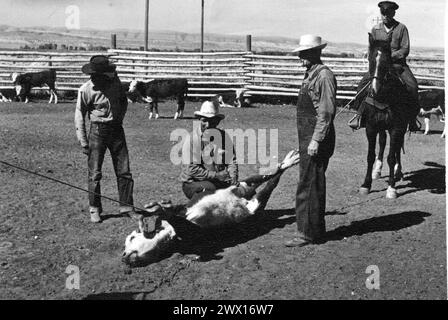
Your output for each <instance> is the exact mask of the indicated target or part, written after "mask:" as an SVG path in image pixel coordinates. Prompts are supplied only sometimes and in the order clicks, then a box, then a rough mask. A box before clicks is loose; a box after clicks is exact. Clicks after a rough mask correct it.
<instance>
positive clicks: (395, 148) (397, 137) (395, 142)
mask: <svg viewBox="0 0 448 320" xmlns="http://www.w3.org/2000/svg"><path fill="white" fill-rule="evenodd" d="M389 136H390V147H389V155H388V156H387V164H388V166H389V180H388V184H389V187H388V188H387V192H386V198H388V199H395V198H397V190H396V189H395V164H396V163H397V153H398V152H401V147H402V141H403V139H402V137H401V136H402V130H400V129H398V128H393V129H390V130H389Z"/></svg>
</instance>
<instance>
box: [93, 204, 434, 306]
mask: <svg viewBox="0 0 448 320" xmlns="http://www.w3.org/2000/svg"><path fill="white" fill-rule="evenodd" d="M285 215H293V216H292V217H286V218H283V219H278V218H279V217H282V216H285ZM429 216H431V214H429V213H427V212H421V211H409V212H401V213H397V214H392V215H388V216H383V217H374V218H370V219H365V220H361V221H354V222H352V223H351V224H350V225H348V226H342V227H339V228H336V229H335V230H331V231H328V232H327V235H326V239H325V241H324V243H325V242H328V241H337V240H342V239H344V238H349V237H352V236H360V235H364V234H368V233H372V232H384V231H397V230H401V229H405V228H408V227H411V226H414V225H418V224H420V223H422V222H424V221H425V218H426V217H429ZM250 220H251V221H245V222H244V223H241V224H240V225H238V227H237V228H235V227H234V228H233V229H232V230H231V229H230V228H226V230H221V231H220V232H219V233H218V234H216V233H215V232H208V233H207V234H202V235H201V237H202V239H201V241H205V242H195V243H192V242H191V241H193V238H190V239H184V240H182V241H178V242H177V245H176V250H175V251H171V252H170V253H169V254H167V255H166V256H164V257H161V259H160V260H162V259H165V258H167V257H168V256H171V255H172V254H173V253H174V252H179V253H182V254H191V253H196V254H199V255H200V257H201V261H206V260H207V259H208V260H210V259H213V258H214V257H215V256H216V254H217V253H219V252H222V250H223V249H224V248H226V247H230V246H235V245H236V244H238V243H243V242H246V241H248V240H250V239H253V238H256V237H259V236H261V235H263V234H265V233H267V232H269V231H270V230H272V229H274V228H277V227H283V226H285V225H287V224H291V223H293V222H295V216H294V210H293V209H289V210H268V211H267V212H266V214H263V215H260V217H257V218H256V219H255V218H254V219H250ZM176 230H177V229H176ZM191 231H195V230H191ZM206 237H208V239H209V241H210V242H207V239H206ZM194 238H195V239H196V240H195V241H198V240H199V239H198V238H197V237H194ZM198 243H200V244H201V246H198ZM151 293H152V291H146V292H111V293H100V294H93V295H88V296H87V297H85V299H86V300H144V299H145V297H146V296H147V295H149V294H151Z"/></svg>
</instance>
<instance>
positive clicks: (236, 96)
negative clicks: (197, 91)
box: [212, 89, 251, 108]
mask: <svg viewBox="0 0 448 320" xmlns="http://www.w3.org/2000/svg"><path fill="white" fill-rule="evenodd" d="M246 91H247V90H245V89H238V90H236V91H235V92H234V93H233V92H232V93H221V94H217V95H216V96H214V97H213V98H212V100H216V101H217V102H218V103H219V105H220V107H221V108H234V107H235V108H247V107H250V103H251V102H250V95H247V94H246Z"/></svg>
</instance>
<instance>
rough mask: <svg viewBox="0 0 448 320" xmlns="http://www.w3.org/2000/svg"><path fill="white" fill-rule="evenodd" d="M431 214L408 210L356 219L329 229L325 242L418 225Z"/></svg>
mask: <svg viewBox="0 0 448 320" xmlns="http://www.w3.org/2000/svg"><path fill="white" fill-rule="evenodd" d="M429 216H431V214H429V213H427V212H422V211H408V212H401V213H397V214H391V215H387V216H381V217H374V218H369V219H364V220H360V221H354V222H352V223H351V224H350V225H348V226H342V227H338V228H336V229H334V230H331V231H328V232H327V234H326V238H325V242H328V241H337V240H342V239H344V238H350V237H353V236H361V235H363V234H367V233H372V232H384V231H398V230H401V229H405V228H409V227H412V226H415V225H418V224H420V223H422V222H424V221H425V218H426V217H429Z"/></svg>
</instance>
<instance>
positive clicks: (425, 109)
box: [418, 89, 445, 138]
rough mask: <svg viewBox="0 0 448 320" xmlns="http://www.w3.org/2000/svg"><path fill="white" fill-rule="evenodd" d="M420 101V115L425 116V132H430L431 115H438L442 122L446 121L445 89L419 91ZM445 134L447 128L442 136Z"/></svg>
mask: <svg viewBox="0 0 448 320" xmlns="http://www.w3.org/2000/svg"><path fill="white" fill-rule="evenodd" d="M418 101H419V105H420V113H419V116H420V117H423V118H424V121H425V131H424V134H425V135H426V134H428V133H429V119H430V117H431V115H432V114H433V115H436V116H437V117H438V118H439V120H440V121H441V122H445V90H443V89H432V90H424V91H420V92H419V93H418ZM444 136H445V129H444V130H443V133H442V138H443V137H444Z"/></svg>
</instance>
